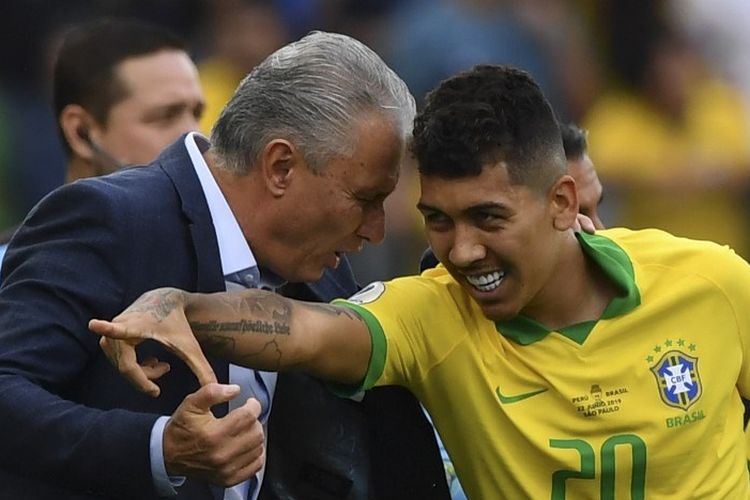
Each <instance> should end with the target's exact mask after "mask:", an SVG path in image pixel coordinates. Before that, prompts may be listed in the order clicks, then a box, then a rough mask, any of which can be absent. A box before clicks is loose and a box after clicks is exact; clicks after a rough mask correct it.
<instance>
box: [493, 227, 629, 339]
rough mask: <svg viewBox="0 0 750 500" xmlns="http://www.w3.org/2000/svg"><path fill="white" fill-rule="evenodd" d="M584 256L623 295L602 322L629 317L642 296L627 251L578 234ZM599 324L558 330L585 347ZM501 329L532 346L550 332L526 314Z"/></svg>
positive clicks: (502, 324)
mask: <svg viewBox="0 0 750 500" xmlns="http://www.w3.org/2000/svg"><path fill="white" fill-rule="evenodd" d="M576 236H577V237H578V241H579V242H580V244H581V248H582V249H583V251H584V253H585V254H586V255H587V256H589V257H590V258H591V259H592V260H593V261H594V262H595V263H596V264H597V265H598V266H599V267H600V268H601V269H602V271H604V274H606V275H607V277H609V278H610V279H611V280H612V281H614V283H615V284H616V285H617V287H618V288H619V289H620V291H621V293H620V294H619V295H617V296H616V297H615V298H613V299H612V301H611V302H610V303H609V304H608V305H607V307H606V308H605V309H604V312H603V313H602V316H601V318H600V319H609V318H614V317H615V316H620V315H622V314H625V313H627V312H629V311H631V310H633V309H635V307H637V306H638V304H640V303H641V295H640V293H639V292H638V287H637V286H636V284H635V273H634V271H633V264H632V263H631V262H630V258H629V257H628V254H626V253H625V251H624V250H623V249H622V248H620V247H619V246H618V245H617V244H616V243H615V242H614V241H612V240H610V239H609V238H606V237H604V236H600V235H595V234H586V233H583V232H578V233H576ZM596 323H597V322H596V321H584V322H582V323H576V324H574V325H570V326H566V327H564V328H561V329H559V330H557V332H558V333H560V334H561V335H564V336H566V337H568V338H569V339H571V340H573V341H574V342H576V343H578V344H583V342H584V341H585V340H586V338H587V337H588V336H589V333H591V330H593V329H594V326H596ZM495 327H496V328H497V330H498V331H499V332H500V333H501V334H502V335H503V336H505V337H507V338H509V339H511V340H513V341H515V342H517V343H519V344H521V345H528V344H532V343H534V342H537V341H539V340H542V339H543V338H544V337H546V336H547V334H549V333H550V330H548V329H547V327H545V326H544V325H542V324H540V323H538V322H536V321H534V320H533V319H531V318H527V317H525V316H523V315H519V316H516V317H515V318H513V319H511V320H509V321H497V322H496V323H495Z"/></svg>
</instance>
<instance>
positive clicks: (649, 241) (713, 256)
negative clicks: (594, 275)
mask: <svg viewBox="0 0 750 500" xmlns="http://www.w3.org/2000/svg"><path fill="white" fill-rule="evenodd" d="M597 234H600V235H601V236H604V237H606V238H609V239H611V240H612V241H613V242H615V243H616V244H617V245H618V246H619V247H620V248H622V249H623V250H624V251H625V253H626V254H627V255H628V257H629V258H630V260H631V262H633V264H635V265H638V266H640V267H644V266H663V267H665V268H670V269H684V270H685V271H686V272H690V273H695V272H699V273H701V274H705V275H716V276H722V275H725V274H726V273H727V272H729V273H733V272H738V271H742V272H745V271H746V270H747V269H750V267H748V264H747V262H745V261H744V260H743V259H742V258H741V257H739V256H738V255H737V254H736V253H735V252H734V250H732V249H731V248H729V247H728V246H726V245H720V244H718V243H715V242H712V241H707V240H694V239H690V238H681V237H678V236H675V235H672V234H670V233H668V232H666V231H662V230H659V229H640V230H631V229H625V228H613V229H606V230H602V231H600V232H598V233H597Z"/></svg>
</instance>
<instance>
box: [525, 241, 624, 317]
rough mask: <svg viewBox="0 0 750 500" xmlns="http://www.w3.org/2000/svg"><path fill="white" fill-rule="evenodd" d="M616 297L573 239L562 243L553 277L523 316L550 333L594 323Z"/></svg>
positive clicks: (614, 291)
mask: <svg viewBox="0 0 750 500" xmlns="http://www.w3.org/2000/svg"><path fill="white" fill-rule="evenodd" d="M616 295H617V288H616V286H615V284H614V283H613V282H612V281H611V280H610V279H609V277H607V275H606V274H605V273H604V271H603V270H602V269H601V268H600V267H599V266H598V265H597V264H596V263H595V262H594V261H593V260H591V259H590V258H588V257H586V255H585V254H584V252H583V249H582V248H581V245H580V244H579V243H578V240H577V239H576V238H575V236H574V235H571V238H570V239H566V241H565V244H564V245H563V247H562V250H561V255H560V259H559V260H558V265H557V269H556V271H555V273H554V274H553V276H552V278H551V279H550V281H549V282H548V283H547V284H546V285H545V287H544V289H543V290H542V291H541V292H540V294H538V295H537V297H536V299H535V301H534V302H535V303H536V304H538V305H539V306H538V307H536V308H534V309H533V310H529V311H526V312H525V314H527V315H528V316H530V317H532V318H533V319H534V320H536V321H538V322H539V323H541V324H543V325H545V326H546V327H547V328H549V329H550V330H555V329H559V328H563V327H566V326H570V325H574V324H576V323H581V322H583V321H591V320H597V319H599V318H600V317H601V315H602V313H603V312H604V309H606V307H607V305H608V304H609V303H610V301H611V300H612V299H613V298H614V297H615V296H616Z"/></svg>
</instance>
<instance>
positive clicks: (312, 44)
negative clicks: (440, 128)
mask: <svg viewBox="0 0 750 500" xmlns="http://www.w3.org/2000/svg"><path fill="white" fill-rule="evenodd" d="M373 111H377V112H382V113H383V114H384V116H385V117H386V118H388V119H390V120H391V122H392V124H393V126H394V129H395V131H396V132H397V133H399V134H401V136H402V137H403V139H404V140H405V141H408V140H409V138H410V136H411V130H412V126H413V120H414V115H415V113H416V105H415V103H414V97H413V96H412V95H411V93H410V92H409V89H408V87H407V86H406V84H405V83H404V82H403V80H401V78H399V77H398V75H396V73H394V72H393V70H391V69H390V68H389V67H388V66H387V65H386V64H385V63H384V62H383V60H382V59H381V58H380V57H379V56H378V55H377V54H376V53H375V52H373V51H372V50H371V49H370V48H368V47H367V46H365V45H364V44H363V43H361V42H359V41H357V40H355V39H354V38H351V37H348V36H346V35H340V34H336V33H325V32H320V31H314V32H312V33H310V34H308V35H307V36H305V37H304V38H302V39H300V40H298V41H296V42H294V43H291V44H289V45H286V46H284V47H282V48H281V49H279V50H277V51H276V52H274V53H273V54H271V55H270V56H268V58H266V59H265V60H264V61H263V62H262V63H260V64H259V65H258V66H256V67H255V68H254V69H253V70H252V71H251V72H250V74H248V75H247V76H246V77H245V78H244V79H243V80H242V82H241V83H240V85H239V87H238V88H237V90H236V92H235V94H234V96H233V97H232V98H231V99H230V101H229V103H228V104H227V106H226V107H225V108H224V110H223V111H222V113H221V115H220V116H219V119H218V121H217V122H216V125H215V126H214V128H213V130H212V132H211V142H212V144H213V147H214V148H215V150H216V152H217V157H218V160H219V163H220V166H221V167H222V168H226V169H228V170H231V171H233V172H235V173H237V174H245V173H247V172H248V171H249V169H250V168H251V165H253V164H254V163H255V162H256V161H257V159H258V158H259V156H260V153H261V152H262V150H263V148H264V147H265V145H266V144H267V143H268V141H270V140H272V139H274V138H277V137H283V138H286V139H288V140H290V141H291V142H293V143H294V144H295V146H296V147H298V148H299V149H300V151H301V152H302V154H303V155H304V158H305V160H306V161H307V163H308V165H309V166H310V168H311V169H313V170H314V171H318V172H319V171H321V170H322V169H323V168H324V167H325V165H326V164H327V163H328V162H329V161H330V160H332V159H334V158H340V157H346V156H348V155H351V154H352V153H353V152H354V147H355V145H356V144H355V139H356V137H355V136H354V134H353V133H352V131H353V130H356V128H355V125H356V122H357V121H358V120H361V119H362V118H363V115H364V114H365V113H368V112H373Z"/></svg>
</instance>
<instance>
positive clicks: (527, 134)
mask: <svg viewBox="0 0 750 500" xmlns="http://www.w3.org/2000/svg"><path fill="white" fill-rule="evenodd" d="M412 151H413V153H414V155H415V156H416V159H417V161H418V164H419V171H420V173H421V174H422V175H426V176H438V177H444V178H460V177H468V176H476V175H479V174H480V173H481V172H482V168H483V167H484V166H486V165H489V164H494V163H496V162H499V161H505V162H506V164H507V168H508V175H509V176H510V180H511V182H513V183H514V184H523V185H527V186H531V187H537V188H540V189H547V188H548V187H549V186H550V185H551V184H552V182H554V180H556V179H557V178H558V177H559V176H560V175H562V174H564V173H565V161H564V154H563V149H562V140H561V138H560V129H559V127H558V123H557V120H556V118H555V115H554V112H553V111H552V108H551V106H550V104H549V102H548V101H547V99H546V98H545V97H544V94H543V93H542V91H541V89H540V88H539V86H538V85H537V84H536V82H534V80H533V79H532V78H531V77H530V76H529V75H528V74H527V73H526V72H524V71H521V70H519V69H516V68H513V67H510V66H500V65H479V66H475V67H474V68H472V69H471V70H468V71H465V72H463V73H459V74H458V75H456V76H453V77H451V78H449V79H447V80H445V81H443V82H441V83H440V85H439V86H438V87H437V88H436V89H435V90H433V91H431V92H430V93H428V94H427V97H426V99H425V107H424V109H423V110H422V111H421V112H420V113H419V114H418V115H417V117H416V119H415V121H414V141H413V144H412Z"/></svg>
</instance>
